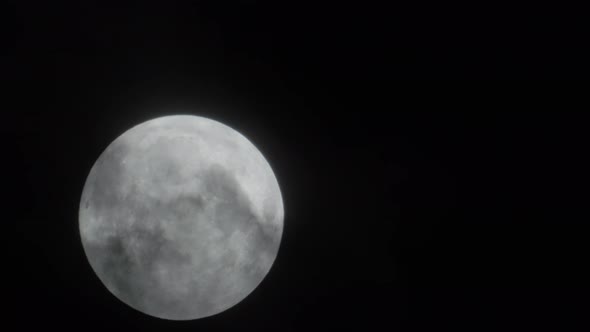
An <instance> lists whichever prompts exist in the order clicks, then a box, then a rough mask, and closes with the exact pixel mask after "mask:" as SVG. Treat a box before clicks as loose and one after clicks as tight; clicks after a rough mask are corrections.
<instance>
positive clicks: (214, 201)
mask: <svg viewBox="0 0 590 332" xmlns="http://www.w3.org/2000/svg"><path fill="white" fill-rule="evenodd" d="M282 230H283V203H282V198H281V193H280V190H279V186H278V183H277V181H276V178H275V177H274V174H273V172H272V170H271V168H270V165H269V164H268V163H267V162H266V160H265V159H264V157H263V156H262V155H261V154H260V152H259V151H258V150H257V149H256V148H255V147H254V146H253V145H252V144H251V143H250V142H249V141H248V140H247V139H246V138H244V137H243V136H242V135H240V134H239V133H238V132H236V131H235V130H233V129H231V128H229V127H227V126H225V125H222V124H220V123H218V122H215V121H213V120H209V119H206V118H201V117H196V116H169V117H163V118H158V119H154V120H151V121H148V122H145V123H143V124H140V125H138V126H136V127H134V128H132V129H130V130H129V131H127V132H125V133H124V134H123V135H121V136H120V137H118V138H117V139H116V140H115V141H114V142H113V143H111V145H109V147H108V148H107V149H106V150H105V151H104V152H103V153H102V154H101V156H100V157H99V159H98V160H97V161H96V163H95V164H94V166H93V167H92V169H91V171H90V174H89V175H88V178H87V180H86V184H85V186H84V190H83V193H82V199H81V202H80V234H81V238H82V244H83V247H84V250H85V252H86V256H87V257H88V261H89V262H90V265H91V266H92V268H93V270H94V271H95V272H96V274H97V275H98V277H99V278H100V280H101V281H102V282H103V283H104V285H105V286H106V287H107V289H108V290H109V291H110V292H111V293H113V294H114V295H115V296H116V297H118V298H119V299H120V300H122V301H123V302H125V303H127V304H128V305H130V306H131V307H133V308H135V309H137V310H140V311H142V312H144V313H146V314H149V315H152V316H156V317H160V318H165V319H174V320H187V319H196V318H201V317H206V316H210V315H214V314H216V313H219V312H221V311H224V310H226V309H228V308H230V307H232V306H233V305H235V304H237V303H238V302H240V301H241V300H242V299H243V298H245V297H246V296H247V295H248V294H249V293H250V292H252V291H253V290H254V288H256V287H257V285H258V284H259V283H260V282H261V281H262V279H263V278H264V277H265V275H266V274H267V273H268V271H269V269H270V267H271V265H272V263H273V261H274V259H275V257H276V255H277V251H278V248H279V244H280V240H281V235H282Z"/></svg>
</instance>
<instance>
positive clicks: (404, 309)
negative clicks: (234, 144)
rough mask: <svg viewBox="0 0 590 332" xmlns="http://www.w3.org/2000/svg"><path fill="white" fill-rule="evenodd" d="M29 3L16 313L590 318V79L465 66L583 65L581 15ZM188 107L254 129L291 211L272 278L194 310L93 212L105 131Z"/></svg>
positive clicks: (9, 259)
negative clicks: (127, 290) (138, 302)
mask: <svg viewBox="0 0 590 332" xmlns="http://www.w3.org/2000/svg"><path fill="white" fill-rule="evenodd" d="M7 3H8V6H7V9H6V10H5V11H4V12H3V14H4V15H6V16H7V18H6V19H4V20H3V22H2V24H3V25H5V26H6V28H5V29H3V33H6V37H5V38H3V42H2V44H3V48H2V54H1V58H0V59H1V60H2V64H1V65H0V66H1V68H2V74H1V75H2V78H3V81H4V84H5V86H4V88H3V89H2V91H3V93H2V94H3V98H2V103H3V105H2V122H1V124H2V126H1V129H0V133H1V134H2V142H4V143H3V151H2V152H3V154H2V156H3V157H2V163H1V165H2V166H1V167H2V169H1V170H2V173H1V174H3V176H4V179H3V185H2V188H3V190H2V191H3V200H2V201H3V202H4V203H5V204H6V205H5V211H8V214H5V220H4V223H5V225H8V227H5V228H4V231H3V232H2V233H1V234H2V243H3V246H5V248H6V249H5V250H4V257H5V260H4V264H3V268H2V274H3V276H2V278H3V279H4V278H6V281H5V282H4V283H3V285H4V289H3V291H2V298H3V306H5V307H6V309H4V310H3V313H4V315H3V318H2V324H4V325H7V326H10V327H11V329H14V327H18V328H19V329H24V330H29V329H31V330H33V329H34V330H38V329H40V328H43V329H49V330H53V329H64V330H87V331H94V330H96V331H98V330H105V329H121V330H123V329H131V330H164V331H176V330H183V331H188V330H190V331H210V330H212V331H225V330H244V329H245V330H248V331H249V330H253V331H254V330H261V329H263V330H264V329H273V330H279V331H315V330H318V331H323V330H342V329H344V330H347V329H348V330H355V331H373V330H375V331H385V330H392V331H523V330H551V331H556V330H558V331H577V330H580V331H585V330H587V328H588V322H587V319H586V317H587V312H588V309H589V306H588V295H589V293H590V292H589V291H588V286H587V283H588V277H589V275H588V273H587V272H586V271H585V270H586V265H587V262H588V252H589V249H590V245H589V244H588V234H589V233H588V231H589V230H590V229H589V227H588V226H587V223H588V218H587V211H586V206H587V199H588V194H587V191H588V187H587V175H586V173H587V170H588V167H587V166H588V164H587V162H586V159H587V156H586V154H587V150H588V149H587V146H588V145H587V144H586V142H587V141H588V140H587V138H588V137H587V136H588V135H587V122H586V121H584V119H583V116H581V115H580V114H581V113H582V112H583V111H584V110H585V109H587V107H584V106H587V102H586V100H585V98H582V97H581V96H583V95H584V92H585V91H587V89H584V87H582V85H581V84H573V83H567V84H566V83H562V82H560V83H557V82H553V83H544V84H541V83H539V82H533V81H518V82H516V81H511V82H508V81H504V82H491V81H487V82H482V81H479V82H465V81H463V82H459V81H449V80H447V79H456V78H532V79H537V78H570V77H582V76H583V75H584V73H585V71H584V70H585V68H586V67H585V65H584V61H582V59H584V54H585V53H584V52H585V49H584V45H583V44H582V43H578V42H577V40H578V39H577V37H578V36H579V34H582V32H581V30H580V29H581V25H580V24H579V22H578V21H576V20H575V18H572V19H570V20H563V21H558V20H555V19H550V18H551V17H553V16H547V15H548V14H549V13H551V14H552V15H554V16H555V17H563V15H564V13H562V12H561V11H559V10H556V9H555V8H553V7H550V6H544V5H543V4H541V3H539V4H537V5H536V7H529V6H526V5H524V4H523V5H522V6H518V5H515V4H513V5H512V6H511V7H508V8H511V10H504V8H505V7H500V6H499V5H496V6H489V7H488V6H485V5H483V4H482V5H479V6H475V5H464V4H463V5H459V4H446V5H444V6H443V5H435V4H422V3H420V4H418V3H392V4H390V5H389V6H387V7H386V6H385V5H376V4H369V3H367V4H362V5H361V4H359V3H357V4H342V3H339V4H328V3H314V4H306V3H300V2H298V3H284V2H275V3H262V2H259V1H233V2H225V1H217V2H195V3H189V2H186V3H174V4H171V3H168V4H166V5H164V4H162V3H160V4H157V3H155V2H145V1H144V2H135V3H128V4H125V5H123V4H120V3H119V4H117V5H108V4H106V3H105V2H102V1H84V2H80V3H72V2H57V3H56V2H51V3H41V2H26V3H24V2H16V1H12V2H7ZM531 8H532V9H531ZM474 13H477V14H474ZM499 13H503V15H500V16H498V15H497V14H499ZM443 14H444V15H443ZM451 14H452V15H451ZM560 15H561V16H560ZM565 21H567V22H566V23H561V22H565ZM556 26H559V27H560V29H556V28H555V27H556ZM570 28H571V30H570ZM570 32H571V33H570ZM421 79H434V80H429V81H426V80H421ZM585 104H586V105H585ZM177 113H184V114H194V115H201V116H206V117H210V118H213V119H215V120H218V121H220V122H222V123H225V124H227V125H229V126H231V127H233V128H234V129H236V130H238V131H239V132H241V133H242V134H244V135H245V136H246V137H248V138H249V139H250V140H251V141H252V142H253V143H254V144H255V145H256V146H257V147H258V148H259V149H260V150H261V152H262V153H263V154H264V155H265V157H266V158H267V160H268V161H269V162H270V164H271V166H272V167H273V169H274V171H275V174H276V176H277V178H278V181H279V184H280V186H281V189H282V192H283V198H284V203H285V215H286V217H285V230H284V234H283V242H282V244H281V249H280V251H279V255H278V257H277V260H276V262H275V264H274V266H273V268H272V270H271V272H270V273H269V275H268V276H267V278H266V279H265V280H264V281H263V283H262V284H261V285H260V286H259V287H258V288H257V289H256V290H255V291H254V292H253V293H252V294H251V295H250V296H249V297H247V298H246V299H245V300H244V301H243V302H241V303H240V304H239V305H237V306H235V307H233V308H232V309H230V310H228V311H226V312H224V313H222V314H219V315H216V316H213V317H209V318H206V319H202V320H198V321H190V322H173V321H164V320H158V319H155V318H152V317H149V316H146V315H143V314H141V313H139V312H136V311H134V310H133V309H131V308H129V307H127V306H126V305H124V304H123V303H121V302H120V301H118V300H117V299H116V298H115V297H113V296H112V295H111V294H110V293H109V292H108V291H107V290H106V289H105V288H104V286H103V285H102V284H101V283H100V281H99V280H98V278H97V277H96V276H95V274H94V273H93V271H92V270H91V268H90V266H89V264H88V263H87V261H86V258H85V256H84V252H83V250H82V246H81V242H80V236H79V234H78V224H77V222H78V220H77V216H78V204H79V199H80V195H81V192H82V188H83V185H84V181H85V179H86V176H87V174H88V172H89V170H90V168H91V166H92V164H93V163H94V162H95V160H96V158H97V157H98V156H99V154H100V153H101V152H102V151H103V150H104V149H105V148H106V146H107V145H108V144H109V143H110V142H112V140H113V139H115V138H116V137H117V136H119V135H120V134H122V133H123V132H124V131H125V130H127V129H129V128H131V127H132V126H134V125H136V124H138V123H140V122H143V121H146V120H148V119H152V118H154V117H158V116H164V115H168V114H177ZM11 329H9V330H11Z"/></svg>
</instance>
